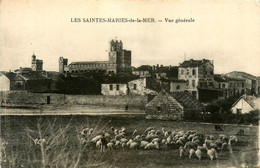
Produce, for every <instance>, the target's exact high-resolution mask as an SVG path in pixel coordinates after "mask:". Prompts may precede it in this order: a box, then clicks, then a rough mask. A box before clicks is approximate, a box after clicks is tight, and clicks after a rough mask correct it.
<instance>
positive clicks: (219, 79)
mask: <svg viewBox="0 0 260 168" xmlns="http://www.w3.org/2000/svg"><path fill="white" fill-rule="evenodd" d="M214 80H215V81H217V82H229V81H244V79H241V78H233V77H229V76H227V75H220V74H215V75H214Z"/></svg>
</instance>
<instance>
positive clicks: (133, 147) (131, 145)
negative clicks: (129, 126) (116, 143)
mask: <svg viewBox="0 0 260 168" xmlns="http://www.w3.org/2000/svg"><path fill="white" fill-rule="evenodd" d="M137 147H138V143H137V142H131V143H130V146H129V148H130V149H137Z"/></svg>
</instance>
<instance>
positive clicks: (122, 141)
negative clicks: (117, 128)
mask: <svg viewBox="0 0 260 168" xmlns="http://www.w3.org/2000/svg"><path fill="white" fill-rule="evenodd" d="M120 141H121V143H127V142H128V140H127V139H126V138H121V139H120Z"/></svg>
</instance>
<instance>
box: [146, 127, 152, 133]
mask: <svg viewBox="0 0 260 168" xmlns="http://www.w3.org/2000/svg"><path fill="white" fill-rule="evenodd" d="M152 129H154V127H148V128H146V129H145V131H144V132H145V133H147V132H149V131H150V130H152Z"/></svg>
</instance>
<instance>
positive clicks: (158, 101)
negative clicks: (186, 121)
mask: <svg viewBox="0 0 260 168" xmlns="http://www.w3.org/2000/svg"><path fill="white" fill-rule="evenodd" d="M157 106H170V107H171V110H174V111H178V112H182V111H183V107H182V105H181V104H180V103H179V102H178V101H176V100H175V99H174V98H173V97H172V96H171V95H170V94H169V93H167V92H166V91H161V92H160V93H159V94H158V95H156V96H155V97H154V98H153V100H151V101H150V102H149V103H148V104H147V105H146V107H147V108H151V107H157Z"/></svg>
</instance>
